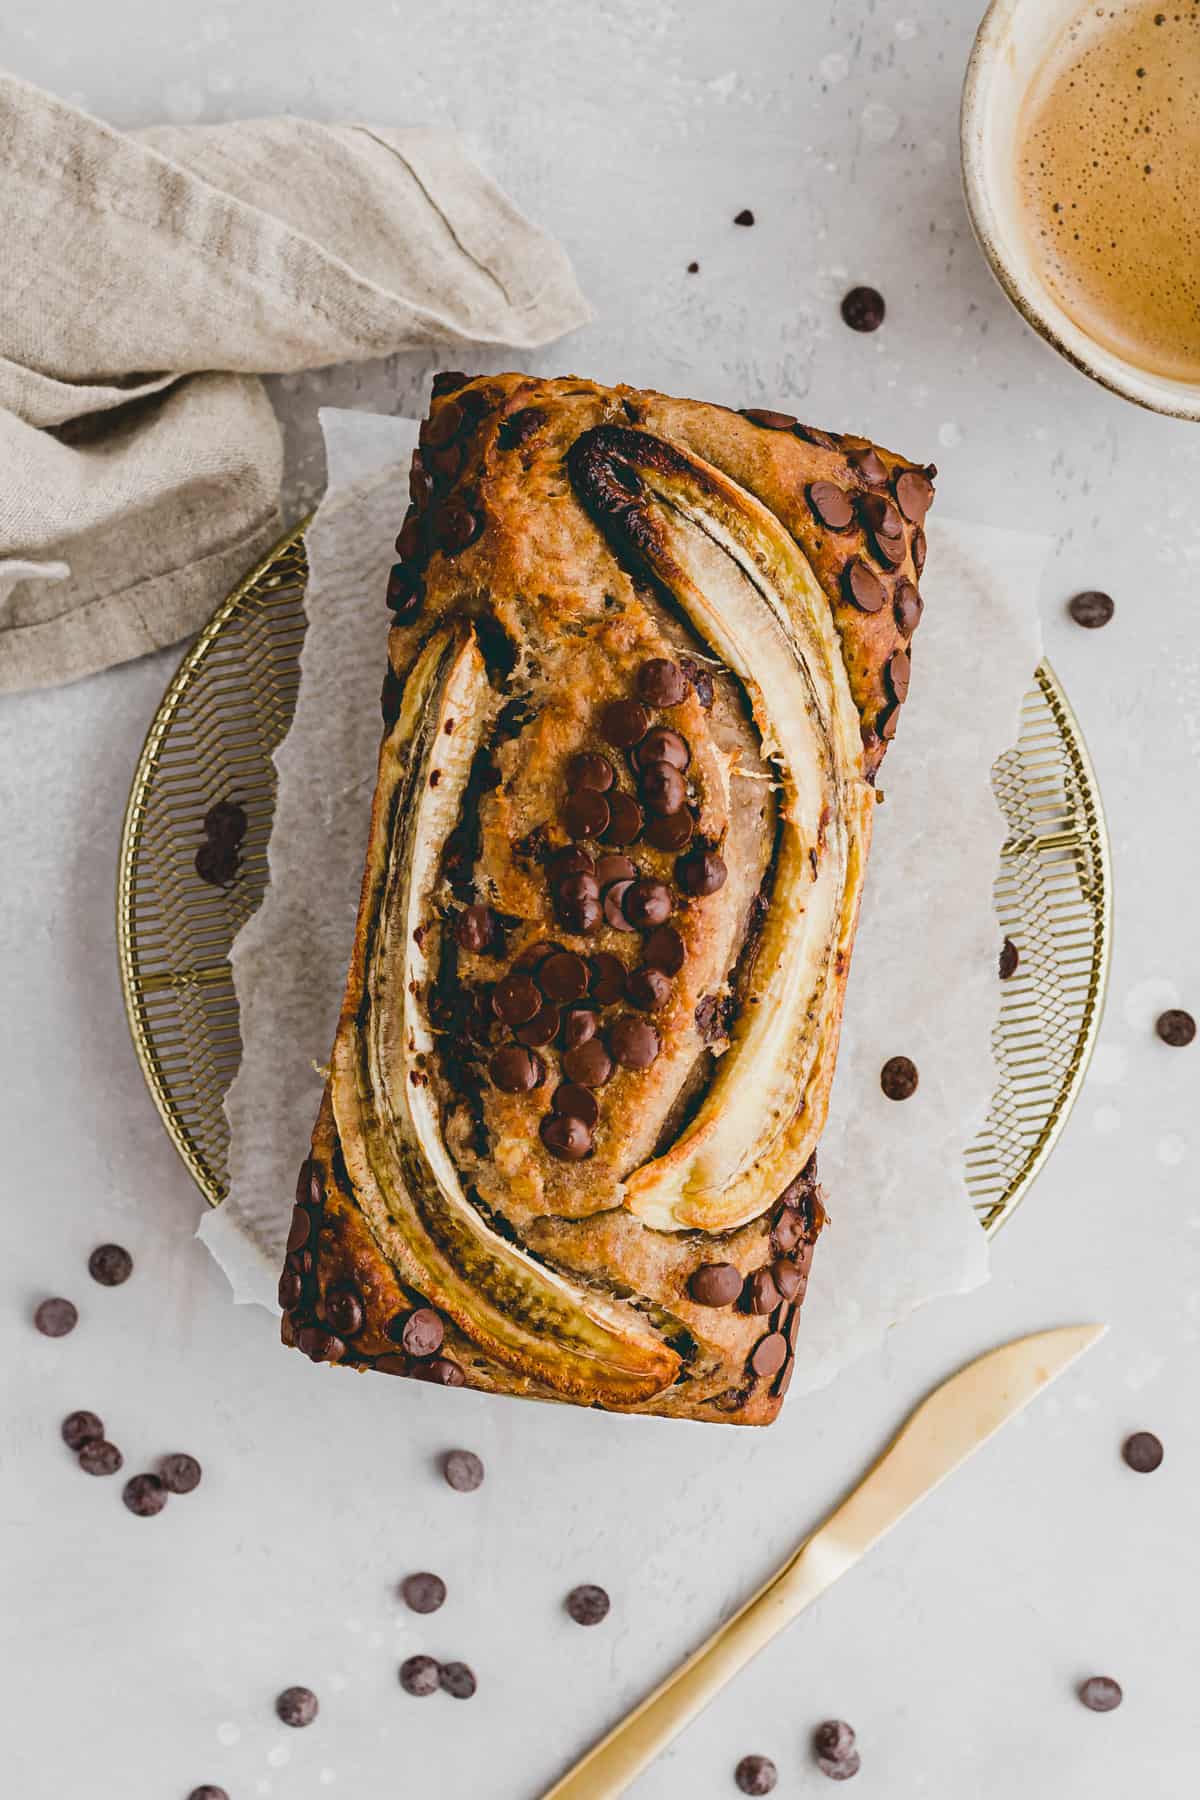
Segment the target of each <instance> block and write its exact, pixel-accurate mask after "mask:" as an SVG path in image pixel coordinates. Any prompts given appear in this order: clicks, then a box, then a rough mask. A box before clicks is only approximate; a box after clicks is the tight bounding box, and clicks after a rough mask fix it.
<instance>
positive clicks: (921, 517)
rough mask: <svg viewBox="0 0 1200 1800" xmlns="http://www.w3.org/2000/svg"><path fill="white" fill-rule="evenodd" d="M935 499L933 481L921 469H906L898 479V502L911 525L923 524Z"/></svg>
mask: <svg viewBox="0 0 1200 1800" xmlns="http://www.w3.org/2000/svg"><path fill="white" fill-rule="evenodd" d="M932 500H933V483H932V481H930V479H929V477H928V476H927V475H924V474H922V473H921V471H920V469H905V471H904V473H903V475H900V476H898V477H897V479H896V504H897V506H898V507H899V508H900V511H901V512H902V513H903V514H904V516H905V518H906V519H907V520H908V522H909V524H910V525H922V524H924V522H925V514H926V513H927V512H928V511H929V507H930V503H931V501H932Z"/></svg>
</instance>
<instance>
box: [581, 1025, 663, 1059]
mask: <svg viewBox="0 0 1200 1800" xmlns="http://www.w3.org/2000/svg"><path fill="white" fill-rule="evenodd" d="M608 1047H609V1049H610V1050H611V1051H612V1054H613V1060H614V1061H615V1062H618V1063H619V1064H620V1065H621V1067H622V1068H623V1069H648V1068H649V1067H650V1064H651V1063H652V1062H653V1061H654V1059H655V1057H656V1056H657V1055H658V1049H659V1043H658V1033H657V1031H655V1029H654V1027H653V1025H651V1024H650V1023H649V1021H648V1020H646V1019H639V1018H636V1017H635V1016H634V1014H633V1013H622V1014H621V1016H620V1018H619V1019H614V1021H613V1023H612V1024H611V1025H610V1027H609V1031H608ZM585 1048H587V1046H585Z"/></svg>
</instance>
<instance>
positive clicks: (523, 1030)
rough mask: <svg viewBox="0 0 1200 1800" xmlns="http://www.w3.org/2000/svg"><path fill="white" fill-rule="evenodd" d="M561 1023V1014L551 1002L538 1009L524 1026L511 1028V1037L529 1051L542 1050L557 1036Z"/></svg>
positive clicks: (548, 1001)
mask: <svg viewBox="0 0 1200 1800" xmlns="http://www.w3.org/2000/svg"><path fill="white" fill-rule="evenodd" d="M561 1023H562V1012H561V1010H560V1008H559V1007H557V1006H556V1005H555V1004H554V1002H553V1001H552V1000H547V1002H546V1004H545V1006H541V1007H539V1008H538V1010H537V1012H535V1013H534V1015H533V1017H532V1019H529V1020H528V1021H527V1022H526V1023H525V1024H524V1025H516V1026H514V1028H513V1036H514V1037H515V1038H516V1040H517V1042H518V1044H527V1045H528V1046H529V1048H530V1049H531V1050H544V1049H545V1047H546V1045H547V1044H552V1043H553V1042H554V1040H555V1038H556V1037H557V1036H558V1028H559V1026H560V1024H561Z"/></svg>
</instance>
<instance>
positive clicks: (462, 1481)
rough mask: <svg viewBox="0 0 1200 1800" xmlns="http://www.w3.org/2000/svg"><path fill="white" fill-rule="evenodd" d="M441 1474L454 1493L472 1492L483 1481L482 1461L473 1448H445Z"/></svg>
mask: <svg viewBox="0 0 1200 1800" xmlns="http://www.w3.org/2000/svg"><path fill="white" fill-rule="evenodd" d="M442 1474H443V1475H444V1476H445V1477H446V1480H447V1482H448V1483H449V1485H450V1486H451V1487H452V1488H453V1489H454V1491H455V1493H456V1494H473V1493H474V1492H475V1489H476V1488H477V1487H479V1486H480V1484H481V1483H482V1481H483V1463H482V1462H481V1461H480V1459H479V1457H477V1456H476V1454H475V1452H474V1451H473V1450H447V1452H446V1454H445V1456H444V1457H443V1458H442Z"/></svg>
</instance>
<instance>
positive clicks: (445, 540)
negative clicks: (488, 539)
mask: <svg viewBox="0 0 1200 1800" xmlns="http://www.w3.org/2000/svg"><path fill="white" fill-rule="evenodd" d="M482 530H483V520H482V519H481V518H480V517H479V515H478V514H477V513H473V512H472V511H471V509H470V507H469V506H467V505H466V504H465V503H464V502H463V501H462V500H460V499H458V498H457V497H455V498H452V499H450V500H444V501H443V502H442V504H441V505H440V506H439V507H438V509H437V512H436V513H435V514H434V519H433V532H434V536H435V537H436V538H437V541H438V543H439V544H440V545H441V547H442V549H443V550H444V551H445V553H446V555H447V556H457V554H458V552H459V551H460V550H465V549H466V548H467V545H468V544H473V543H474V542H475V539H476V538H477V537H478V536H479V534H480V532H481V531H482Z"/></svg>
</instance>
